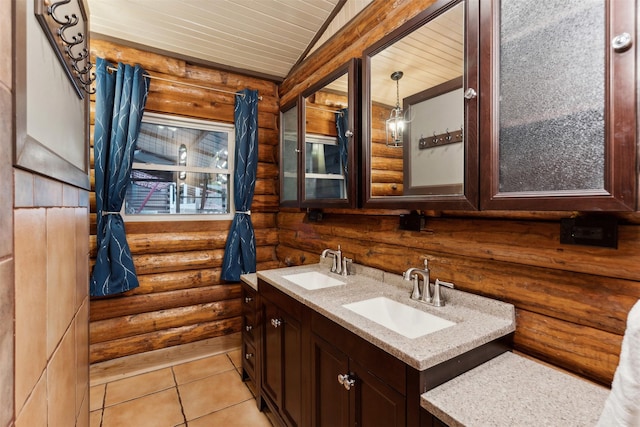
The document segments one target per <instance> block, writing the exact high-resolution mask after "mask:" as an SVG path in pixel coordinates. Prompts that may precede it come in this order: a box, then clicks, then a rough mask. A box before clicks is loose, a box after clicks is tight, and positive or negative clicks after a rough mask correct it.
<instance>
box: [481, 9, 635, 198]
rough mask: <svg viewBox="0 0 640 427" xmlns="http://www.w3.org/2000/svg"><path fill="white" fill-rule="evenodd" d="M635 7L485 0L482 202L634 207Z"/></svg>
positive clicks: (483, 13)
mask: <svg viewBox="0 0 640 427" xmlns="http://www.w3.org/2000/svg"><path fill="white" fill-rule="evenodd" d="M634 9H635V7H634V2H633V1H631V0H615V1H607V0H574V1H562V2H558V1H542V2H541V1H540V0H519V1H508V0H502V1H499V0H495V1H491V0H486V1H483V2H482V9H481V14H482V21H481V22H482V23H483V24H482V25H484V27H483V28H481V55H480V57H481V75H482V74H483V72H485V70H486V75H488V76H490V77H491V78H490V79H489V80H486V82H487V83H490V84H485V85H484V86H483V87H481V88H480V102H481V106H480V115H481V116H480V117H481V141H482V142H481V144H484V145H481V153H483V155H482V160H481V162H482V163H481V168H480V170H481V175H482V177H481V195H482V197H481V209H535V210H633V209H635V194H636V190H635V186H636V184H635V158H636V151H635V150H636V149H635V120H636V119H635V115H634V113H633V111H635V83H634V80H635V53H634V51H635V48H634V47H633V46H632V44H633V43H632V42H629V43H628V44H626V43H625V40H626V39H625V37H626V35H625V33H628V34H627V35H629V37H630V35H631V34H633V35H635V31H634V28H635V22H634V19H635V10H634ZM616 40H618V41H616ZM483 49H484V52H483V51H482V50H483Z"/></svg>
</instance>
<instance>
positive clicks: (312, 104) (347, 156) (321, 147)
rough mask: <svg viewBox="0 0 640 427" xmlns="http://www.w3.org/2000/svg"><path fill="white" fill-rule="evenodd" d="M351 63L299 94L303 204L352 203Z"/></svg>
mask: <svg viewBox="0 0 640 427" xmlns="http://www.w3.org/2000/svg"><path fill="white" fill-rule="evenodd" d="M355 64H356V61H355V60H354V61H351V62H349V63H348V64H345V65H344V66H342V67H340V69H338V70H336V71H335V72H334V73H332V74H331V75H330V76H328V77H327V78H325V79H323V80H322V81H321V82H319V83H318V84H317V85H316V86H314V87H312V88H310V89H309V90H308V91H306V92H305V93H303V95H302V97H303V104H302V105H303V106H304V108H303V114H304V133H303V135H304V144H303V153H304V166H303V167H304V185H303V187H302V206H304V207H322V206H326V205H327V204H333V205H343V206H347V205H349V206H352V205H353V203H355V201H356V196H355V185H354V183H353V182H352V181H354V179H353V173H354V165H355V161H354V159H355V153H354V150H355V148H354V135H355V131H354V129H355V126H354V112H353V108H352V107H353V106H354V105H355V103H354V96H355V95H354V92H355V81H356V80H355V79H356V76H355V74H356V73H357V70H356V68H355V67H356V65H355ZM321 205H322V206H321Z"/></svg>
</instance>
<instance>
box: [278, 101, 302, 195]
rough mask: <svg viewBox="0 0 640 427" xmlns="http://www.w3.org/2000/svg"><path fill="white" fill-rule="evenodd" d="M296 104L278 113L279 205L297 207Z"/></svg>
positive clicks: (298, 155)
mask: <svg viewBox="0 0 640 427" xmlns="http://www.w3.org/2000/svg"><path fill="white" fill-rule="evenodd" d="M299 158H300V149H299V148H298V104H297V103H296V104H295V105H293V106H291V107H289V108H288V109H286V110H284V111H282V112H281V113H280V205H281V206H298V204H299V200H300V197H299V192H298V188H299V186H298V162H299Z"/></svg>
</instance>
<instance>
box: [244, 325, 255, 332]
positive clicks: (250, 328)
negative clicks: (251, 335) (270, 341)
mask: <svg viewBox="0 0 640 427" xmlns="http://www.w3.org/2000/svg"><path fill="white" fill-rule="evenodd" d="M252 329H253V326H251V325H247V326H245V327H244V330H245V331H247V332H250V331H251V330H252Z"/></svg>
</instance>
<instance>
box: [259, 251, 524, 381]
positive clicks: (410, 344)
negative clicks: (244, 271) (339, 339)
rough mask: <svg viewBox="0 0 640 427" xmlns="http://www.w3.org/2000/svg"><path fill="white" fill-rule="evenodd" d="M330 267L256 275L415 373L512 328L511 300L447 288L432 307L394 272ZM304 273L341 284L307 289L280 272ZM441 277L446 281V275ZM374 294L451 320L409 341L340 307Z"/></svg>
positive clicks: (311, 267) (307, 267) (287, 273)
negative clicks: (314, 273) (416, 297)
mask: <svg viewBox="0 0 640 427" xmlns="http://www.w3.org/2000/svg"><path fill="white" fill-rule="evenodd" d="M325 261H329V260H328V259H327V260H325ZM329 266H330V262H322V261H321V262H320V263H318V264H312V265H304V266H298V267H287V268H279V269H273V270H264V271H258V272H257V278H259V279H263V280H264V281H266V282H267V283H269V284H271V285H273V286H274V287H275V288H277V289H279V290H281V291H282V292H284V293H285V294H287V295H289V296H291V297H292V298H294V299H296V300H297V301H300V302H301V303H303V304H305V305H307V306H308V307H310V308H312V309H314V310H315V311H317V312H318V313H320V314H322V315H324V316H326V317H327V318H329V319H331V320H333V321H334V322H336V323H338V324H339V325H341V326H343V327H345V328H346V329H348V330H350V331H352V332H354V333H356V334H357V335H359V336H361V337H362V338H364V339H366V340H367V341H369V342H371V343H372V344H374V345H376V346H378V347H380V348H382V349H383V350H385V351H387V352H388V353H390V354H392V355H394V356H396V357H397V358H398V359H400V360H402V361H403V362H405V363H406V364H408V365H409V366H411V367H413V368H415V369H417V370H420V371H422V370H425V369H428V368H430V367H432V366H435V365H437V364H439V363H441V362H444V361H446V360H449V359H451V358H453V357H456V356H458V355H460V354H463V353H465V352H467V351H469V350H472V349H474V348H476V347H479V346H481V345H482V344H485V343H487V342H490V341H492V340H494V339H497V338H500V337H502V336H505V335H507V334H509V333H511V332H513V331H514V330H515V310H514V307H513V305H511V304H507V303H503V302H500V301H496V300H492V299H489V298H485V297H482V296H479V295H474V294H470V293H467V292H462V291H458V290H455V289H448V288H447V289H442V295H443V297H444V298H445V301H446V305H445V306H444V307H433V306H430V305H427V304H423V303H420V302H417V301H413V300H411V299H410V298H409V295H410V291H411V288H412V285H411V283H410V282H407V281H405V280H403V279H402V277H401V276H399V275H397V274H390V273H386V272H383V271H382V270H377V269H373V268H368V267H364V266H360V265H357V264H354V265H353V266H352V267H353V271H355V274H354V275H350V276H340V275H337V274H335V273H330V272H329ZM308 271H318V272H321V273H324V274H326V275H328V276H331V277H334V278H336V279H338V280H341V281H343V282H345V284H344V285H340V286H333V287H329V288H324V289H318V290H307V289H305V288H303V287H301V286H298V285H296V284H295V283H293V282H291V281H289V280H287V279H284V278H283V276H285V275H289V274H295V273H302V272H308ZM441 279H445V280H446V278H441ZM432 280H435V277H432ZM378 296H385V297H387V298H390V299H393V300H396V301H399V302H401V303H403V304H406V305H409V306H411V307H414V308H417V309H420V310H423V311H426V312H428V313H430V314H434V315H436V316H439V317H442V318H444V319H447V320H450V321H453V322H455V323H456V324H455V325H454V326H451V327H448V328H445V329H442V330H440V331H437V332H433V333H430V334H428V335H424V336H421V337H418V338H414V339H411V338H407V337H405V336H403V335H400V334H398V333H396V332H394V331H391V330H389V329H387V328H385V327H383V326H381V325H379V324H378V323H376V322H373V321H371V320H368V319H367V318H365V317H363V316H360V315H358V314H356V313H354V312H353V311H351V310H349V309H346V308H344V307H342V305H343V304H347V303H352V302H356V301H362V300H365V299H369V298H374V297H378Z"/></svg>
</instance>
